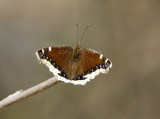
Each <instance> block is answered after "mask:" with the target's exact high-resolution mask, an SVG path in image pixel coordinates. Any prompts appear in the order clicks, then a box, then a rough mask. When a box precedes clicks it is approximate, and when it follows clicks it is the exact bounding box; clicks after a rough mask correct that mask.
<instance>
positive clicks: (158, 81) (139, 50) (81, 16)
mask: <svg viewBox="0 0 160 119" xmlns="http://www.w3.org/2000/svg"><path fill="white" fill-rule="evenodd" d="M76 22H79V36H82V33H83V31H84V29H85V27H86V25H87V24H90V27H89V29H88V31H87V33H86V36H85V38H84V39H83V40H82V42H81V44H82V48H86V47H87V48H91V49H94V50H97V51H100V52H102V53H103V54H104V56H106V57H108V58H109V59H111V61H112V63H113V68H112V69H111V70H110V72H109V73H108V74H107V75H104V74H101V75H99V76H97V77H96V78H95V79H94V80H92V81H91V82H90V83H87V84H86V85H85V86H75V85H72V84H65V83H61V84H58V85H56V86H55V87H52V88H50V89H49V90H47V91H45V92H42V93H40V94H38V95H36V96H33V97H31V98H29V99H27V100H25V101H22V102H19V103H17V104H14V105H12V106H10V107H8V108H6V109H4V110H2V111H0V119H44V118H45V119H53V118H54V119H63V118H65V119H82V118H83V119H98V118H99V119H159V118H160V104H159V101H160V78H159V77H160V74H159V72H160V54H159V51H160V1H159V0H45V1H44V0H0V100H2V99H3V98H5V97H6V96H8V95H9V94H12V93H14V92H15V91H17V90H21V89H23V90H25V89H27V88H30V87H32V86H34V85H37V84H39V83H41V82H43V81H45V80H47V79H49V78H51V77H52V76H53V75H52V73H50V72H49V70H48V68H47V67H46V66H45V65H42V64H41V65H40V64H39V63H38V61H37V58H36V56H35V52H36V51H37V50H39V49H41V48H44V47H48V46H55V45H69V46H72V47H75V45H76V43H77V41H76V32H77V30H76V25H75V23H76Z"/></svg>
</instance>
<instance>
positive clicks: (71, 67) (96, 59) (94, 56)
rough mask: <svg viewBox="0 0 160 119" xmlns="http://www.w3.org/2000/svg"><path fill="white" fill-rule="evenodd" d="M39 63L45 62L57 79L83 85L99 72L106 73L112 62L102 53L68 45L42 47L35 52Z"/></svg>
mask: <svg viewBox="0 0 160 119" xmlns="http://www.w3.org/2000/svg"><path fill="white" fill-rule="evenodd" d="M36 56H37V58H38V60H39V61H40V63H41V62H42V63H43V64H45V65H46V66H47V67H48V68H49V70H50V71H51V72H52V73H53V74H54V75H55V76H56V77H57V79H58V80H60V81H64V82H65V83H73V84H75V85H85V84H86V83H87V82H88V81H90V80H91V79H94V77H95V76H96V75H98V74H99V73H107V72H108V71H109V68H111V67H112V63H111V61H110V60H109V59H107V58H105V57H103V55H102V54H100V53H98V52H96V51H94V50H91V49H81V48H80V44H78V45H77V46H76V47H75V48H74V49H73V48H72V47H69V46H57V47H49V48H44V49H41V50H39V51H37V52H36Z"/></svg>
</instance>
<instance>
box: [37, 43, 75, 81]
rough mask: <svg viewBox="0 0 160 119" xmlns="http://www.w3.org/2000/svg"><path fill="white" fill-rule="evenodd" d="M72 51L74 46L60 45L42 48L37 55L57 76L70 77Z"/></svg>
mask: <svg viewBox="0 0 160 119" xmlns="http://www.w3.org/2000/svg"><path fill="white" fill-rule="evenodd" d="M72 52H73V48H71V47H68V46H58V47H49V48H44V49H41V50H39V51H37V52H36V56H37V58H38V60H39V61H40V62H42V63H43V64H45V65H46V66H47V67H48V68H49V70H50V71H51V72H52V73H53V74H54V75H55V76H57V78H59V76H60V77H62V78H67V79H68V76H67V71H68V68H69V66H70V65H69V60H71V56H72ZM62 67H63V68H62Z"/></svg>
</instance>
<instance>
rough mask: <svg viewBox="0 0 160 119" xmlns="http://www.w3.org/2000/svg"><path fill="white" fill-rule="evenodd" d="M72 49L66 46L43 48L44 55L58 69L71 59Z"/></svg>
mask: <svg viewBox="0 0 160 119" xmlns="http://www.w3.org/2000/svg"><path fill="white" fill-rule="evenodd" d="M72 51H73V49H72V48H71V47H68V46H59V47H51V50H50V51H49V48H44V55H46V56H48V57H49V58H51V59H52V60H53V61H54V62H55V63H56V64H57V66H59V67H61V68H62V67H63V66H64V65H65V64H66V61H67V60H68V59H69V58H70V57H71V54H72Z"/></svg>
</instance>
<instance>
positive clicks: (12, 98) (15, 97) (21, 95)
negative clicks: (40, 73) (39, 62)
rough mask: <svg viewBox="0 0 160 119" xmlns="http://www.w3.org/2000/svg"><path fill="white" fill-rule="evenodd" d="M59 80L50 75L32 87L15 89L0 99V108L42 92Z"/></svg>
mask: <svg viewBox="0 0 160 119" xmlns="http://www.w3.org/2000/svg"><path fill="white" fill-rule="evenodd" d="M59 82H60V81H59V80H57V79H56V78H55V77H52V78H50V79H48V80H46V81H44V82H42V83H40V84H38V85H36V86H34V87H31V88H29V89H27V90H25V91H23V90H20V91H16V92H15V93H14V94H11V95H9V96H8V97H7V98H5V99H3V100H2V101H0V110H2V109H4V108H5V107H7V106H9V105H12V104H14V103H16V102H19V101H21V100H24V99H27V98H28V97H31V96H33V95H35V94H37V93H39V92H42V91H44V90H46V89H48V88H50V87H51V86H53V85H56V84H58V83H59Z"/></svg>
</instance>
